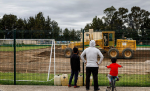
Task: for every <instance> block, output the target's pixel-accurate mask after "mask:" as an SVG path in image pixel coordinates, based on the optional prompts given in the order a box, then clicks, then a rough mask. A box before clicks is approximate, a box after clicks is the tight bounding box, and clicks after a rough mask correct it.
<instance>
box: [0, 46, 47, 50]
mask: <svg viewBox="0 0 150 91" xmlns="http://www.w3.org/2000/svg"><path fill="white" fill-rule="evenodd" d="M47 47H49V46H23V47H16V51H25V50H34V49H40V48H47ZM0 51H14V47H0Z"/></svg>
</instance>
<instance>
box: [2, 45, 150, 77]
mask: <svg viewBox="0 0 150 91" xmlns="http://www.w3.org/2000/svg"><path fill="white" fill-rule="evenodd" d="M50 50H51V47H48V48H42V49H35V50H27V51H18V52H16V71H17V72H21V73H25V72H26V73H38V72H40V73H47V72H48V68H49V63H50V53H51V52H50ZM52 53H53V54H52V57H51V65H50V66H51V68H50V70H51V71H50V72H51V73H53V72H54V63H55V72H56V74H63V73H70V71H71V69H70V58H65V56H64V50H61V49H60V47H56V49H55V62H54V50H53V51H52ZM103 55H104V60H103V61H102V63H101V64H100V65H99V73H108V72H109V70H108V69H106V67H105V66H106V65H109V64H110V63H111V61H110V58H109V57H108V55H107V53H105V54H103ZM99 59H100V58H98V60H99ZM0 60H1V61H0V72H13V71H14V70H13V69H14V52H0ZM149 60H150V50H146V49H142V48H140V49H139V50H137V51H136V52H134V55H133V58H131V59H123V58H122V57H121V56H120V57H119V58H118V59H117V63H118V64H120V65H122V66H123V68H121V69H119V73H121V74H149V73H150V61H149ZM80 63H81V65H80V66H81V67H80V68H81V72H82V70H83V63H82V60H80ZM84 67H86V66H84ZM85 72H86V71H85Z"/></svg>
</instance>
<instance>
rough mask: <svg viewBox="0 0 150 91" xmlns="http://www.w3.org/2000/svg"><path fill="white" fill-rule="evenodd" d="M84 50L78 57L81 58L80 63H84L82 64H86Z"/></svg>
mask: <svg viewBox="0 0 150 91" xmlns="http://www.w3.org/2000/svg"><path fill="white" fill-rule="evenodd" d="M85 53H86V52H85V50H84V51H83V52H82V54H81V55H80V57H81V59H82V61H83V62H84V63H86V61H85V59H84V55H85Z"/></svg>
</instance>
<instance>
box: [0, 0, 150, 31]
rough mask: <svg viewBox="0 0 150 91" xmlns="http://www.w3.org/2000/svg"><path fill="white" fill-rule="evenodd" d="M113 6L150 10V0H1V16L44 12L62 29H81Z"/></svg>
mask: <svg viewBox="0 0 150 91" xmlns="http://www.w3.org/2000/svg"><path fill="white" fill-rule="evenodd" d="M111 6H114V7H115V8H116V9H118V8H119V7H124V8H128V10H129V12H130V10H131V7H133V6H139V7H141V9H145V10H147V11H150V0H0V17H2V16H3V15H4V14H14V15H17V17H18V18H26V19H27V18H29V17H30V16H35V15H36V14H38V13H39V12H42V13H43V14H44V17H45V18H46V17H47V16H49V17H50V18H51V20H55V21H56V22H57V23H58V25H59V27H60V28H62V29H64V28H68V29H76V30H79V29H81V28H84V26H85V25H86V24H87V23H91V21H92V19H93V18H94V17H95V16H98V17H100V18H101V17H102V16H104V15H105V14H104V13H103V10H104V9H106V8H108V7H111Z"/></svg>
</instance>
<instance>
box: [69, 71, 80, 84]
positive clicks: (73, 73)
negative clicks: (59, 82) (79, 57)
mask: <svg viewBox="0 0 150 91" xmlns="http://www.w3.org/2000/svg"><path fill="white" fill-rule="evenodd" d="M78 74H79V72H78V71H71V76H70V79H69V85H71V82H72V79H73V76H74V75H75V79H74V86H76V85H77V80H78Z"/></svg>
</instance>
